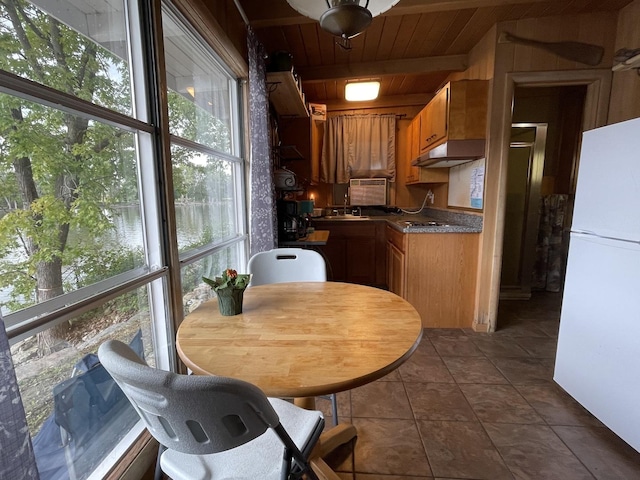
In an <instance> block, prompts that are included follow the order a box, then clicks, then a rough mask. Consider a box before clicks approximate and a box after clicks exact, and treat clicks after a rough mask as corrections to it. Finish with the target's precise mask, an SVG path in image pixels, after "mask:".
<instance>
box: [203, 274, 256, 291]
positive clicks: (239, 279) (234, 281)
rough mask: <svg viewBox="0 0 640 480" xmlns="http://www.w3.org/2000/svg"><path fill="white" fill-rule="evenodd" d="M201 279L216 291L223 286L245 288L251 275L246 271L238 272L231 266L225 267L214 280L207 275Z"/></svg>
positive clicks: (237, 288)
mask: <svg viewBox="0 0 640 480" xmlns="http://www.w3.org/2000/svg"><path fill="white" fill-rule="evenodd" d="M202 280H203V281H204V282H205V283H206V284H207V285H209V286H210V287H211V288H213V290H214V291H216V292H217V291H218V290H222V289H225V288H231V289H236V290H244V289H245V288H247V285H249V281H250V280H251V275H250V274H248V273H238V272H236V271H235V270H233V269H231V268H227V269H226V270H225V271H224V272H222V276H221V277H216V278H215V280H212V279H211V278H207V277H202Z"/></svg>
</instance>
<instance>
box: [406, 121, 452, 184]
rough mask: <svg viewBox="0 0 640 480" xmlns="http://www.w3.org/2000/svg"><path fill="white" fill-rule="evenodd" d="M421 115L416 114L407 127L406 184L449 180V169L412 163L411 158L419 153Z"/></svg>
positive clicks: (421, 134) (414, 157)
mask: <svg viewBox="0 0 640 480" xmlns="http://www.w3.org/2000/svg"><path fill="white" fill-rule="evenodd" d="M421 126H422V116H421V115H416V116H415V118H414V119H413V120H412V121H411V124H410V125H409V128H407V140H406V142H407V151H406V172H407V176H406V178H405V184H406V185H415V184H417V183H447V182H448V181H449V171H448V170H447V169H446V168H429V169H427V168H422V167H417V166H414V165H412V162H413V160H415V159H416V158H418V156H419V155H420V149H421V144H422V139H423V133H422V129H421Z"/></svg>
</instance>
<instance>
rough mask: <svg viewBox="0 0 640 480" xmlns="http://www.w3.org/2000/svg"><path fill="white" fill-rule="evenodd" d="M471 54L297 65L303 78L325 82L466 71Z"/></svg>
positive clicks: (309, 80) (308, 80) (306, 80)
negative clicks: (307, 65) (313, 65)
mask: <svg viewBox="0 0 640 480" xmlns="http://www.w3.org/2000/svg"><path fill="white" fill-rule="evenodd" d="M468 65H469V60H468V56H467V55H444V56H438V57H421V58H405V59H402V60H382V61H377V62H362V63H352V64H342V65H340V64H339V65H322V66H317V67H296V69H297V71H298V73H299V74H300V77H302V80H303V81H304V82H305V83H306V82H309V83H311V82H323V81H326V80H340V79H343V80H345V79H354V78H366V77H382V76H386V75H415V74H420V73H430V72H444V71H448V72H463V71H465V70H466V69H467V67H468Z"/></svg>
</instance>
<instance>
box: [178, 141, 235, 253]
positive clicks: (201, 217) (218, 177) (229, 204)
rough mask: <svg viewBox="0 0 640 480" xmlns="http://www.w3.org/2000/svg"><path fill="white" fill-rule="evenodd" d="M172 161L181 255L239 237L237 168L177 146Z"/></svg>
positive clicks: (223, 161) (216, 158)
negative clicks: (182, 252)
mask: <svg viewBox="0 0 640 480" xmlns="http://www.w3.org/2000/svg"><path fill="white" fill-rule="evenodd" d="M171 157H172V162H173V182H174V190H175V199H176V206H175V208H176V223H177V228H178V246H179V248H180V251H187V250H191V249H194V248H197V247H200V246H203V245H207V244H210V243H218V242H220V241H222V240H225V239H228V238H232V237H235V236H236V235H237V232H238V231H239V225H238V220H237V208H238V205H237V195H236V186H237V184H238V179H237V178H236V171H237V164H236V163H235V162H231V161H229V160H225V159H222V158H218V157H216V156H213V155H204V154H201V153H199V152H197V151H195V150H192V149H189V148H186V147H180V146H177V145H173V146H172V148H171Z"/></svg>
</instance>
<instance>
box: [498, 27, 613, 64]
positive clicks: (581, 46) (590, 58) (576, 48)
mask: <svg viewBox="0 0 640 480" xmlns="http://www.w3.org/2000/svg"><path fill="white" fill-rule="evenodd" d="M498 43H518V44H520V45H529V46H531V47H536V48H540V49H542V50H546V51H547V52H551V53H555V54H556V55H557V56H559V57H562V58H564V59H567V60H572V61H574V62H580V63H584V64H586V65H590V66H592V67H595V66H596V65H598V64H599V63H600V62H601V61H602V57H603V55H604V48H603V47H601V46H599V45H592V44H590V43H582V42H543V41H540V40H532V39H529V38H523V37H517V36H515V35H512V34H510V33H509V32H502V33H501V34H500V38H499V39H498Z"/></svg>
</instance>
